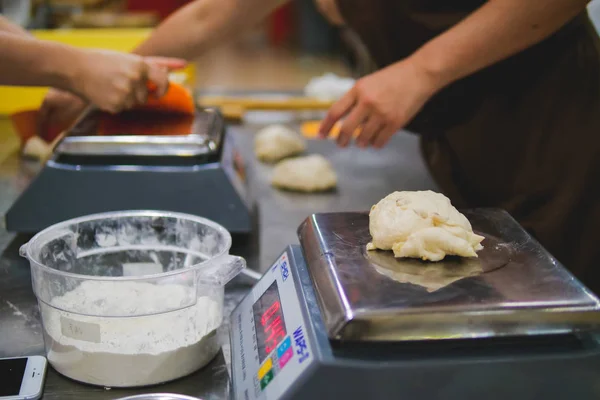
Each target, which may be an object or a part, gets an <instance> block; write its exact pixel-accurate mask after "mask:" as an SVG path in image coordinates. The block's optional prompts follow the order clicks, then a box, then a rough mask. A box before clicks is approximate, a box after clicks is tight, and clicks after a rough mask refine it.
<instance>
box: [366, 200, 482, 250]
mask: <svg viewBox="0 0 600 400" xmlns="http://www.w3.org/2000/svg"><path fill="white" fill-rule="evenodd" d="M369 231H370V233H371V236H372V238H373V241H372V242H371V243H369V244H368V245H367V250H375V249H381V250H392V251H393V252H394V256H395V257H398V258H401V257H409V258H420V259H422V260H428V261H440V260H443V259H444V257H446V256H447V255H457V256H461V257H477V251H479V250H481V249H483V246H482V245H481V241H482V240H483V239H484V238H483V236H479V235H476V234H475V233H473V228H472V227H471V224H470V223H469V220H468V219H467V218H466V217H465V216H464V215H463V214H461V213H460V212H459V211H458V210H457V209H456V208H454V207H453V206H452V204H451V203H450V199H448V198H447V197H446V196H444V195H443V194H440V193H435V192H432V191H430V190H428V191H416V192H394V193H392V194H390V195H388V196H386V197H385V198H383V199H382V200H381V201H379V203H377V204H376V205H374V206H373V207H371V212H370V213H369Z"/></svg>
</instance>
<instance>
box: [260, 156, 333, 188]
mask: <svg viewBox="0 0 600 400" xmlns="http://www.w3.org/2000/svg"><path fill="white" fill-rule="evenodd" d="M271 184H272V185H273V186H275V187H279V188H282V189H288V190H295V191H300V192H322V191H325V190H329V189H333V188H334V187H335V186H336V184H337V176H336V174H335V171H334V170H333V168H332V166H331V164H330V163H329V161H327V160H326V159H325V158H324V157H323V156H321V155H318V154H315V155H310V156H305V157H296V158H291V159H289V160H284V161H282V162H280V163H279V164H277V166H276V167H275V169H274V170H273V177H272V179H271Z"/></svg>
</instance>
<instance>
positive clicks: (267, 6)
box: [134, 0, 287, 60]
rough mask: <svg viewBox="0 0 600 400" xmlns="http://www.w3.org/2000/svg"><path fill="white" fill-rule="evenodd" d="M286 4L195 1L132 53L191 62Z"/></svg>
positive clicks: (244, 0)
mask: <svg viewBox="0 0 600 400" xmlns="http://www.w3.org/2000/svg"><path fill="white" fill-rule="evenodd" d="M286 1H287V0H196V1H194V2H192V3H190V4H188V5H186V6H184V7H182V8H180V9H179V10H177V11H176V12H175V13H173V14H172V15H171V16H170V17H168V18H167V19H166V20H165V21H164V22H163V23H162V24H160V26H159V27H158V28H156V29H155V30H154V32H153V33H152V35H151V36H150V37H149V38H148V39H147V40H146V41H145V42H144V43H142V44H141V45H140V46H139V47H138V48H137V49H136V50H134V53H136V54H140V55H157V56H169V57H181V58H185V59H187V60H191V59H194V58H196V57H198V56H199V55H201V54H202V53H203V52H205V51H206V50H208V49H209V48H212V47H216V46H218V45H219V44H222V43H223V42H225V41H227V40H230V39H233V38H235V37H236V36H238V35H241V34H242V33H243V32H244V31H246V30H247V29H249V28H251V27H252V26H253V25H255V24H256V23H258V22H259V21H261V20H262V19H264V18H265V17H266V16H267V15H269V14H270V13H271V12H272V11H273V10H275V9H276V8H277V7H278V6H280V5H282V4H284V3H285V2H286Z"/></svg>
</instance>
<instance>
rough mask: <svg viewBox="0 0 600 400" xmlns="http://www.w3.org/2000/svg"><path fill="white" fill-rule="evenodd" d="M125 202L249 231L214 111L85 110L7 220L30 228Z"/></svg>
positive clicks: (234, 159)
mask: <svg viewBox="0 0 600 400" xmlns="http://www.w3.org/2000/svg"><path fill="white" fill-rule="evenodd" d="M107 127H108V128H107ZM103 129H104V131H103ZM107 129H108V130H109V131H110V132H112V133H109V134H107V133H106V131H107ZM133 131H135V132H136V133H137V134H135V135H134V134H132V132H133ZM167 131H168V132H170V134H166V133H164V132H167ZM115 132H117V133H115ZM128 209H136V210H137V209H149V210H165V211H175V212H183V213H189V214H194V215H198V216H202V217H206V218H208V219H211V220H213V221H215V222H217V223H219V224H221V225H223V226H224V227H225V228H226V229H227V230H229V231H230V232H232V233H241V234H245V233H249V232H251V230H252V218H251V210H252V204H251V201H250V199H249V196H248V194H247V182H246V174H245V171H244V166H243V162H242V161H241V158H240V156H239V154H238V153H237V152H236V151H235V149H234V146H233V142H232V138H231V137H230V135H227V134H226V131H225V125H224V123H223V119H222V117H221V115H220V114H219V113H218V112H217V111H216V110H212V109H197V110H196V112H195V115H193V116H187V115H171V114H161V113H149V112H145V113H142V112H129V113H124V114H119V115H117V116H113V117H110V116H108V115H106V114H104V113H102V112H100V111H98V110H96V109H90V110H88V111H87V112H86V113H84V115H82V117H81V118H80V119H79V120H78V122H77V123H76V124H75V125H74V127H73V128H71V129H70V130H69V131H68V132H67V134H66V135H65V138H64V139H63V140H62V141H61V142H60V143H59V144H58V146H57V147H56V148H55V150H54V153H53V155H52V157H51V159H50V160H49V161H48V162H47V163H46V164H45V166H44V167H43V169H42V171H41V172H40V173H39V174H38V176H37V177H36V178H35V179H34V180H33V182H32V183H31V184H30V185H29V187H28V188H27V189H26V190H25V191H24V192H23V194H22V195H21V196H20V197H19V198H18V199H17V201H16V202H15V203H14V204H13V206H12V207H11V208H10V210H9V211H8V213H7V214H6V227H7V230H8V231H12V232H22V233H33V232H38V231H40V230H42V229H44V228H46V227H47V226H49V225H52V224H54V223H58V222H61V221H65V220H67V219H70V218H75V217H78V216H82V215H89V214H94V213H99V212H106V211H116V210H128Z"/></svg>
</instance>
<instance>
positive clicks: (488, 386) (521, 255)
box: [230, 209, 600, 400]
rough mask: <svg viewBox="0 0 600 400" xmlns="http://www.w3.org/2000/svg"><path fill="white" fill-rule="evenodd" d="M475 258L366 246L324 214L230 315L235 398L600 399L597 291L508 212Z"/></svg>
mask: <svg viewBox="0 0 600 400" xmlns="http://www.w3.org/2000/svg"><path fill="white" fill-rule="evenodd" d="M465 215H466V216H467V218H469V220H470V221H471V224H472V225H473V228H474V230H475V232H477V233H479V234H482V235H484V236H485V240H484V242H483V244H484V246H485V248H484V250H482V251H481V252H480V253H479V258H477V259H460V258H447V259H446V260H445V261H443V262H440V263H426V262H422V261H420V260H397V259H395V258H394V257H393V255H392V254H391V252H383V251H375V252H367V251H366V245H367V243H368V242H369V241H370V239H371V238H370V235H369V227H368V225H369V224H368V222H369V216H368V214H367V213H331V214H315V215H313V216H311V217H310V218H308V219H307V220H306V221H305V222H304V223H303V224H302V225H301V226H300V228H299V230H298V236H299V239H300V244H301V245H300V246H297V245H291V246H289V247H288V248H286V249H285V250H284V251H283V253H282V254H281V256H280V257H279V258H278V259H277V260H276V261H275V263H274V264H273V265H272V266H271V267H270V269H269V270H268V271H267V272H266V273H265V275H264V276H263V277H262V279H261V280H260V281H259V282H258V283H257V284H256V286H255V287H254V288H253V289H252V291H251V292H250V293H249V294H248V295H247V296H246V297H245V298H244V300H243V301H242V302H241V303H240V304H239V305H238V307H237V308H236V309H235V310H234V312H233V313H232V315H231V317H230V324H231V325H230V327H231V333H230V340H231V353H232V378H233V388H232V390H233V392H234V398H235V399H268V400H271V399H329V398H331V399H338V398H339V399H345V400H352V399H369V400H375V399H394V398H396V399H444V400H446V399H447V400H454V399H457V400H458V399H460V400H465V399H486V400H490V399H492V400H495V399H498V400H500V399H502V400H506V399H511V400H521V399H523V400H525V399H527V400H530V399H531V400H534V399H577V400H586V399H599V398H600V336H599V335H598V334H597V331H598V328H599V327H600V312H599V310H600V302H599V300H598V298H596V297H595V296H594V295H593V294H592V293H591V292H590V291H589V290H587V289H586V288H585V287H584V286H582V285H581V284H580V283H579V282H578V281H577V280H576V279H575V278H574V277H573V276H572V275H571V274H570V273H569V272H568V271H567V270H566V269H565V268H563V267H562V266H561V265H560V264H559V263H558V262H557V261H556V260H555V259H554V258H553V257H552V256H550V255H549V254H548V253H547V252H546V251H545V250H544V249H543V248H542V247H541V246H540V245H539V244H538V243H537V242H536V241H535V240H533V239H532V238H531V237H530V236H529V235H528V234H527V233H526V232H525V231H524V230H523V229H522V228H521V227H520V225H518V223H517V222H515V221H514V220H513V219H512V218H511V217H510V216H509V215H508V214H507V213H505V212H503V211H499V210H489V209H485V210H471V211H467V212H465Z"/></svg>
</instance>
